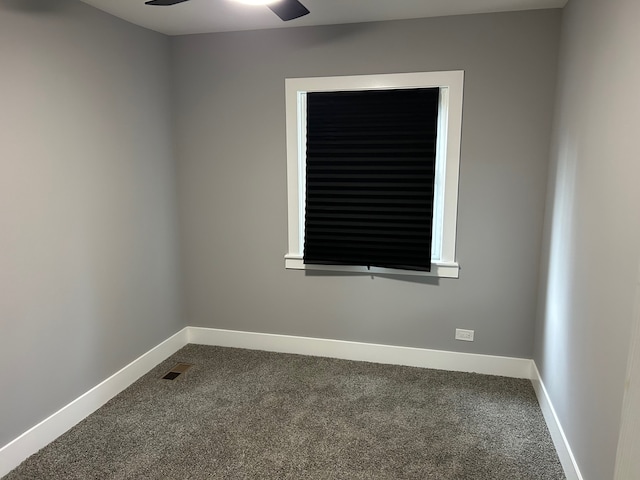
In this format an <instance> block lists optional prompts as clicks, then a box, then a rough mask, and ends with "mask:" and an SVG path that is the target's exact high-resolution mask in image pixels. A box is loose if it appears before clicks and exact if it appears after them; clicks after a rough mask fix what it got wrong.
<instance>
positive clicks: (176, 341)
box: [0, 328, 188, 477]
mask: <svg viewBox="0 0 640 480" xmlns="http://www.w3.org/2000/svg"><path fill="white" fill-rule="evenodd" d="M187 338H188V334H187V329H186V328H183V329H182V330H180V331H179V332H178V333H176V334H175V335H173V336H171V337H170V338H168V339H167V340H165V341H164V342H162V343H161V344H159V345H158V346H156V347H154V348H152V349H151V350H149V351H148V352H147V353H145V354H143V355H142V356H140V357H139V358H137V359H136V360H134V361H133V362H131V363H130V364H129V365H127V366H126V367H124V368H122V369H121V370H119V371H118V372H116V373H114V374H113V375H111V376H110V377H109V378H107V379H106V380H104V381H103V382H102V383H100V384H98V385H96V386H95V387H93V388H92V389H91V390H89V391H88V392H86V393H84V394H83V395H81V396H80V397H78V398H77V399H75V400H74V401H72V402H71V403H69V404H68V405H66V406H65V407H63V408H61V409H60V410H58V411H57V412H56V413H54V414H53V415H51V416H50V417H48V418H46V419H45V420H43V421H42V422H40V423H39V424H37V425H36V426H35V427H33V428H31V429H29V430H27V431H26V432H25V433H23V434H22V435H20V436H19V437H18V438H16V439H15V440H13V441H11V442H10V443H8V444H7V445H5V446H4V447H2V448H0V477H2V476H4V475H6V474H7V473H9V472H10V471H11V470H13V469H14V468H15V467H17V466H18V465H20V463H22V461H24V460H25V459H26V458H27V457H29V456H30V455H33V454H34V453H36V452H37V451H38V450H40V449H41V448H43V447H44V446H46V445H47V444H49V443H51V442H52V441H53V440H55V439H56V438H58V437H59V436H60V435H62V434H63V433H64V432H66V431H67V430H69V429H70V428H71V427H73V426H74V425H76V424H77V423H78V422H80V421H81V420H82V419H84V418H85V417H87V416H88V415H90V414H91V413H93V412H95V411H96V410H97V409H98V408H100V407H101V406H102V405H104V404H105V403H107V402H108V401H109V400H110V399H111V398H113V397H115V396H116V395H117V394H118V393H120V392H121V391H123V390H124V389H125V388H127V387H128V386H129V385H131V384H132V383H133V382H135V381H136V380H137V379H138V378H140V377H141V376H142V375H144V374H145V373H147V372H148V371H150V370H151V369H152V368H154V367H155V366H156V365H158V364H159V363H160V362H162V361H163V360H165V359H166V358H167V357H169V356H170V355H172V354H174V353H175V352H177V351H178V350H179V349H180V348H182V347H184V346H185V345H186V344H187Z"/></svg>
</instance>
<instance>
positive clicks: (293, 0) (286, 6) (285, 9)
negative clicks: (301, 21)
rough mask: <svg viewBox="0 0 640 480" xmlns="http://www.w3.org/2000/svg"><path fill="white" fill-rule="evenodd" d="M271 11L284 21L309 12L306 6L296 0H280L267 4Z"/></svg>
mask: <svg viewBox="0 0 640 480" xmlns="http://www.w3.org/2000/svg"><path fill="white" fill-rule="evenodd" d="M267 7H269V8H270V9H271V11H272V12H273V13H275V14H276V15H278V16H279V17H280V18H281V19H282V20H284V21H285V22H287V21H289V20H293V19H294V18H299V17H303V16H305V15H306V14H307V13H309V10H307V7H305V6H304V5H302V4H301V3H300V2H299V1H298V0H281V1H280V2H276V3H272V4H270V5H267Z"/></svg>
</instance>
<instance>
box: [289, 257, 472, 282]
mask: <svg viewBox="0 0 640 480" xmlns="http://www.w3.org/2000/svg"><path fill="white" fill-rule="evenodd" d="M284 266H285V268H286V269H288V270H324V271H332V272H351V273H364V274H367V275H413V276H418V277H440V278H458V272H459V271H460V265H459V264H458V263H456V262H433V263H432V264H431V271H430V272H418V271H415V270H397V269H394V268H381V267H371V268H370V269H368V268H367V267H363V266H355V265H353V266H352V265H307V264H305V263H303V262H302V257H301V256H299V255H285V257H284Z"/></svg>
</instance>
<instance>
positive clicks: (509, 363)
mask: <svg viewBox="0 0 640 480" xmlns="http://www.w3.org/2000/svg"><path fill="white" fill-rule="evenodd" d="M188 330H189V334H188V339H189V343H197V344H200V345H216V346H220V347H236V348H248V349H251V350H266V351H269V352H279V353H297V354H301V355H312V356H317V357H331V358H341V359H345V360H358V361H363V362H375V363H386V364H392V365H405V366H410V367H422V368H434V369H438V370H452V371H456V372H476V373H483V374H486V375H501V376H504V377H512V378H527V379H530V378H531V364H532V360H529V359H525V358H512V357H498V356H492V355H480V354H472V353H459V352H448V351H444V350H428V349H424V348H413V347H399V346H394V345H379V344H374V343H360V342H349V341H344V340H330V339H325V338H310V337H295V336H289V335H275V334H268V333H254V332H241V331H235V330H220V329H215V328H201V327H188Z"/></svg>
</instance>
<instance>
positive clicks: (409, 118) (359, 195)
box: [303, 88, 440, 271]
mask: <svg viewBox="0 0 640 480" xmlns="http://www.w3.org/2000/svg"><path fill="white" fill-rule="evenodd" d="M439 96H440V95H439V89H438V88H416V89H398V90H365V91H348V92H313V93H308V94H307V164H306V198H305V200H306V214H305V241H304V260H303V261H304V263H307V264H325V265H326V264H330V265H364V266H377V267H386V268H399V269H405V270H420V271H430V270H431V224H432V218H433V195H434V176H435V158H436V135H437V129H438V127H437V126H438V102H439Z"/></svg>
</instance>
